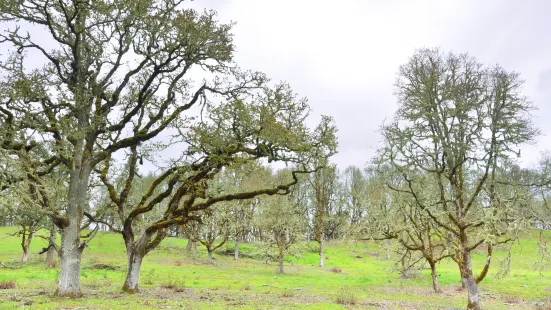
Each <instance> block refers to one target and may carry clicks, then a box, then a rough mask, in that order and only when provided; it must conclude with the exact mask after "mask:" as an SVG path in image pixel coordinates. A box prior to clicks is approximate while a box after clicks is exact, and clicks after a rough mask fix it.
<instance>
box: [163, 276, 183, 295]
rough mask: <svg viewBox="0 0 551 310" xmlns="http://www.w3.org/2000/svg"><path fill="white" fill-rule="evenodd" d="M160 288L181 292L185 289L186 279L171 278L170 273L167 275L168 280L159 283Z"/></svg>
mask: <svg viewBox="0 0 551 310" xmlns="http://www.w3.org/2000/svg"><path fill="white" fill-rule="evenodd" d="M161 287H162V288H166V289H169V290H173V291H175V292H183V291H185V290H186V281H185V280H179V281H177V280H173V279H172V278H171V277H170V275H169V276H168V281H167V282H165V283H163V285H161Z"/></svg>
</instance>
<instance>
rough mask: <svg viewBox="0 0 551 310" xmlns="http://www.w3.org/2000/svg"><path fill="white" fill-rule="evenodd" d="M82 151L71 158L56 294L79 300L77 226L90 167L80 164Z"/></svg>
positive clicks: (79, 247)
mask: <svg viewBox="0 0 551 310" xmlns="http://www.w3.org/2000/svg"><path fill="white" fill-rule="evenodd" d="M82 152H83V150H77V151H76V154H75V156H74V158H73V162H74V163H75V164H74V167H73V169H72V171H71V177H70V181H69V193H68V204H67V211H66V215H65V219H66V220H65V222H64V223H63V227H61V264H60V265H61V271H60V273H59V282H58V286H57V291H56V295H58V296H64V297H80V296H82V293H81V291H80V263H81V260H82V250H83V247H81V244H80V230H81V228H80V225H81V221H82V217H83V212H84V207H85V205H86V198H87V192H88V184H89V181H90V172H91V170H92V169H91V167H90V165H89V164H83V163H82Z"/></svg>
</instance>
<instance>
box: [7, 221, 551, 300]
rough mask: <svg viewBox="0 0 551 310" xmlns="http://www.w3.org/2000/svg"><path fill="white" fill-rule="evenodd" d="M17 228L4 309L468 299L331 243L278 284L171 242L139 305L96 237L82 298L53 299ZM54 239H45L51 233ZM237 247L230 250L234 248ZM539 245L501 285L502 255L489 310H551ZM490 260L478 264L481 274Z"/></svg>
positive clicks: (260, 266) (246, 265)
mask: <svg viewBox="0 0 551 310" xmlns="http://www.w3.org/2000/svg"><path fill="white" fill-rule="evenodd" d="M13 231H15V229H14V228H5V227H0V262H3V263H4V264H5V265H6V266H8V267H12V268H2V267H0V283H1V282H5V281H10V280H15V288H13V289H0V309H12V308H20V309H26V308H28V309H60V308H62V309H142V308H150V309H157V308H164V309H205V308H208V309H228V308H239V309H304V308H306V309H345V308H352V309H354V308H355V309H454V308H464V306H465V304H466V292H465V291H462V290H461V289H460V284H459V274H458V272H457V266H456V265H455V264H454V263H453V262H451V261H444V262H442V263H441V264H440V265H439V274H440V277H439V279H440V283H441V285H442V287H443V291H444V292H443V293H441V294H435V293H433V292H432V290H431V280H430V273H429V270H421V271H419V272H418V274H417V275H416V276H414V277H411V278H408V279H401V278H400V276H399V274H398V273H397V272H396V271H395V270H393V261H392V260H391V261H387V260H386V259H385V255H384V251H383V249H382V248H381V247H380V246H379V245H377V244H374V243H344V242H329V244H328V246H327V251H326V256H327V261H326V267H325V268H319V267H317V262H318V255H317V253H316V252H315V246H314V244H312V245H307V244H305V245H303V247H304V249H305V250H304V251H303V254H302V256H301V257H299V258H289V259H288V262H287V264H286V271H287V273H286V274H283V275H281V274H277V273H276V269H277V266H276V264H275V263H272V264H271V265H267V264H266V263H265V261H264V260H262V259H254V258H247V257H242V258H241V259H239V260H238V261H234V260H233V256H230V255H224V254H223V250H224V249H222V251H220V252H219V253H216V254H215V264H214V265H209V264H207V263H206V256H207V255H206V251H205V250H204V249H202V248H199V258H198V259H197V260H193V259H192V257H191V254H190V253H188V252H186V251H185V249H184V248H185V244H186V240H183V239H176V238H170V248H168V244H167V241H166V240H165V241H164V242H163V243H162V244H161V246H160V247H159V248H158V249H157V250H156V251H155V252H152V253H150V254H149V255H148V256H147V257H146V259H145V261H144V264H143V267H142V277H141V285H140V287H141V289H142V292H141V293H139V294H136V295H128V294H125V293H123V292H121V286H122V284H123V281H124V275H125V261H126V259H125V257H126V256H125V252H124V247H123V243H122V238H121V237H120V236H119V235H117V234H110V233H106V234H98V236H97V237H96V238H95V239H94V240H93V242H92V243H91V244H90V248H89V249H87V250H86V251H85V253H84V256H83V263H82V267H83V268H82V273H81V281H82V287H83V293H84V294H85V297H84V298H81V299H76V300H71V299H65V298H58V297H55V296H53V292H54V291H55V288H56V278H57V276H58V272H59V270H56V269H45V267H44V263H43V260H44V257H42V256H39V255H37V254H36V253H37V252H38V251H39V250H40V249H41V248H42V247H43V246H44V244H45V241H43V240H41V239H38V238H37V239H36V240H35V241H34V242H33V245H32V249H31V250H32V253H33V254H32V255H31V258H30V262H29V263H28V264H27V265H25V266H21V265H20V264H19V263H18V261H19V259H20V255H21V254H20V253H21V249H20V245H19V239H18V238H15V237H11V236H8V233H10V232H13ZM44 235H46V233H44ZM230 246H231V244H229V245H228V247H230ZM256 251H257V250H256V248H255V247H254V245H250V244H244V245H241V252H242V253H243V254H244V255H243V256H249V257H255V253H256ZM537 253H538V247H537V244H536V241H535V238H529V237H526V238H524V239H523V240H521V242H520V243H519V244H517V245H515V247H514V254H513V260H512V268H511V273H510V275H509V276H508V277H506V278H505V279H501V280H498V279H496V278H495V275H496V273H497V272H498V269H499V261H500V260H501V259H503V258H504V257H505V255H506V252H505V251H497V253H496V255H495V257H494V263H493V265H492V268H491V270H490V273H489V275H488V277H487V278H486V279H485V280H484V281H483V282H482V283H481V285H480V290H481V302H482V306H483V308H484V309H537V308H541V309H545V308H547V307H548V306H549V305H551V303H549V302H548V300H547V299H548V297H549V295H550V294H551V278H550V276H551V273H550V272H549V271H548V270H543V271H542V270H540V268H539V267H538V265H537V264H535V262H536V261H537V260H538V254H537ZM484 259H485V257H484V255H483V254H475V256H474V260H475V261H474V264H475V268H476V269H477V270H479V269H480V266H482V264H483V260H484Z"/></svg>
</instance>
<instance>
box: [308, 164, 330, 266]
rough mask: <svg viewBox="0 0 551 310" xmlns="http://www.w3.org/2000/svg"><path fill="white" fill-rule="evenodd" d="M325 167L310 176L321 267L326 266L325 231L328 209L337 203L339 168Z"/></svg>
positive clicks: (315, 231)
mask: <svg viewBox="0 0 551 310" xmlns="http://www.w3.org/2000/svg"><path fill="white" fill-rule="evenodd" d="M322 167H323V168H321V169H320V170H318V171H317V172H315V173H313V174H312V175H311V177H310V180H309V182H310V187H311V189H312V192H313V193H312V197H311V201H312V204H313V209H314V212H313V213H314V240H316V242H318V244H319V256H320V263H319V266H320V267H324V266H325V232H326V231H327V222H328V218H327V216H328V214H327V213H328V211H329V210H330V209H331V205H332V204H335V202H336V201H335V198H336V191H337V189H336V183H337V168H336V166H335V165H325V164H324V165H323V166H322Z"/></svg>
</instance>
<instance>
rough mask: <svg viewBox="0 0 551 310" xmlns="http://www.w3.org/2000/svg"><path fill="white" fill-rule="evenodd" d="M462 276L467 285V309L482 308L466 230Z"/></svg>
mask: <svg viewBox="0 0 551 310" xmlns="http://www.w3.org/2000/svg"><path fill="white" fill-rule="evenodd" d="M461 252H462V253H461V264H462V268H460V271H461V278H462V279H463V281H464V284H465V286H466V287H467V293H468V303H467V309H470V310H480V301H479V295H478V284H476V280H475V278H474V275H473V265H472V260H471V252H470V249H469V242H468V239H467V236H466V233H465V232H462V234H461Z"/></svg>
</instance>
